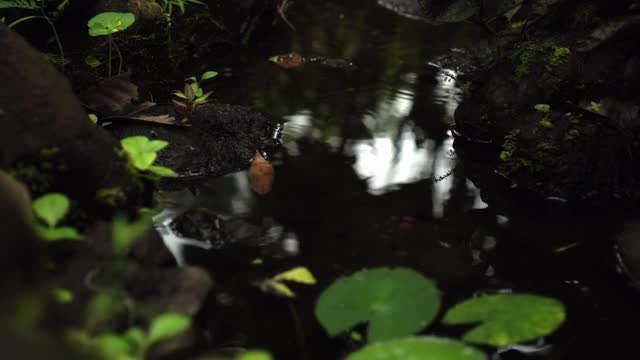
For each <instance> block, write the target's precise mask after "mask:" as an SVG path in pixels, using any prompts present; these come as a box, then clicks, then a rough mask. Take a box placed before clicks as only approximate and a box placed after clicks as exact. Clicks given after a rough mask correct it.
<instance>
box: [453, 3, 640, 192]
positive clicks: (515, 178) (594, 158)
mask: <svg viewBox="0 0 640 360" xmlns="http://www.w3.org/2000/svg"><path fill="white" fill-rule="evenodd" d="M565 16H566V14H563V15H560V14H559V13H558V14H556V13H552V14H550V15H549V16H548V19H545V20H544V21H545V26H548V27H549V29H554V30H547V29H537V30H532V32H535V31H538V32H537V33H538V34H539V35H538V36H539V38H536V39H535V40H530V41H519V42H516V43H514V44H513V45H512V46H510V47H509V50H508V52H507V53H506V54H505V56H503V57H499V58H497V60H496V61H495V63H493V64H491V65H489V66H485V67H484V68H483V69H482V70H481V71H479V72H476V73H475V74H474V76H473V78H472V81H471V82H470V83H469V84H468V88H467V91H466V94H465V95H466V96H465V98H464V99H463V101H462V103H461V104H460V106H459V107H458V109H457V110H456V114H455V119H456V131H457V133H458V134H459V135H461V136H463V137H465V138H466V139H468V140H471V141H473V142H476V143H488V144H492V145H493V146H494V147H495V152H494V154H495V158H494V161H495V163H494V165H492V166H495V167H494V168H495V169H496V170H497V172H498V173H499V174H500V175H501V176H503V177H504V178H506V179H507V180H508V181H510V182H511V186H512V187H517V188H518V189H522V190H523V191H529V192H532V193H534V194H537V195H538V196H540V197H542V198H545V197H550V196H551V197H558V198H563V199H567V200H581V201H585V202H589V203H590V204H605V203H609V204H611V203H618V202H624V201H633V200H638V199H640V191H639V190H638V189H639V187H638V185H640V171H638V170H637V169H639V168H640V163H639V160H638V159H639V156H640V143H639V142H638V140H637V139H638V135H639V134H640V133H639V130H640V127H639V126H638V125H639V124H638V118H639V114H638V106H637V104H638V99H640V98H639V97H638V96H639V95H638V94H640V91H639V90H640V88H639V87H638V85H637V81H636V76H637V75H636V72H635V70H633V69H634V64H635V60H634V57H635V56H637V55H636V54H637V53H638V51H640V48H639V47H638V45H637V42H634V41H633V40H632V39H633V38H634V37H633V36H632V35H631V33H632V32H633V31H632V29H636V27H637V26H638V25H637V24H635V23H634V22H628V23H626V25H625V26H624V28H623V29H619V30H618V31H616V34H615V35H611V36H609V37H607V38H606V39H603V40H602V41H601V42H600V43H599V44H598V45H597V46H596V47H594V48H593V49H591V50H588V51H578V50H576V49H577V44H580V43H581V39H583V38H584V37H582V35H579V34H589V33H590V32H589V29H591V28H594V27H596V28H597V26H598V23H597V22H595V23H589V22H588V21H587V22H586V23H588V24H589V25H584V28H583V29H582V30H581V32H576V33H570V34H569V35H565V36H564V41H565V42H564V43H558V42H556V40H552V38H551V36H552V34H554V31H558V30H557V29H559V28H561V26H563V25H561V24H558V23H559V22H561V21H560V19H562V20H563V21H568V20H567V19H566V17H565ZM625 29H626V30H625ZM563 31H564V30H563ZM542 34H544V35H542ZM618 69H625V71H618ZM458 149H460V148H458ZM479 178H483V177H479ZM484 178H485V179H488V178H487V177H486V176H485V177H484ZM476 185H478V186H480V187H481V188H482V187H483V186H489V184H487V183H482V182H481V183H477V184H476Z"/></svg>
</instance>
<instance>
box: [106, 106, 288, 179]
mask: <svg viewBox="0 0 640 360" xmlns="http://www.w3.org/2000/svg"><path fill="white" fill-rule="evenodd" d="M191 120H192V123H193V125H192V127H189V128H182V127H173V126H162V125H157V124H151V123H137V122H136V123H134V122H129V123H126V124H121V125H117V126H114V127H113V129H112V131H113V133H114V134H115V135H116V136H117V137H119V138H124V137H127V136H133V135H144V136H149V137H152V138H158V139H163V140H166V141H168V142H169V146H168V147H167V148H166V149H165V150H163V151H161V152H160V153H159V156H158V160H157V161H156V162H157V164H159V165H162V166H167V167H170V168H172V169H173V170H175V171H176V172H177V173H178V174H179V175H180V176H183V177H184V176H200V175H207V176H219V175H223V174H227V173H230V172H233V171H236V170H241V169H247V168H248V167H249V165H250V164H251V161H252V159H253V156H254V154H255V151H256V150H258V149H260V150H264V149H267V148H271V147H273V146H277V145H278V144H279V139H278V136H279V125H278V124H277V123H276V122H275V121H273V120H271V119H269V118H267V117H266V116H265V115H263V114H261V113H259V112H258V111H256V110H253V109H250V108H247V107H243V106H235V105H223V104H221V105H218V104H212V105H206V106H202V107H199V108H198V109H196V111H195V112H194V114H193V116H192V118H191Z"/></svg>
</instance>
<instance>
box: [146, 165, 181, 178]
mask: <svg viewBox="0 0 640 360" xmlns="http://www.w3.org/2000/svg"><path fill="white" fill-rule="evenodd" d="M149 171H151V172H152V173H154V174H156V175H158V176H164V177H177V176H178V174H177V173H176V172H175V171H173V170H172V169H170V168H168V167H164V166H158V165H152V166H149Z"/></svg>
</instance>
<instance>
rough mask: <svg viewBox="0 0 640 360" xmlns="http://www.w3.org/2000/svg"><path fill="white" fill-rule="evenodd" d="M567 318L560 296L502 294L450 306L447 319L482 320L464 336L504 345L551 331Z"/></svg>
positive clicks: (448, 321) (453, 321) (453, 322)
mask: <svg viewBox="0 0 640 360" xmlns="http://www.w3.org/2000/svg"><path fill="white" fill-rule="evenodd" d="M564 319H565V311H564V306H563V305H562V303H560V302H559V301H558V300H555V299H551V298H547V297H543V296H536V295H527V294H498V295H486V296H481V297H477V298H473V299H469V300H466V301H463V302H462V303H460V304H457V305H456V306H454V307H453V308H451V309H449V311H448V312H447V313H446V315H445V317H444V319H443V322H444V323H445V324H450V325H458V324H470V323H478V322H480V323H481V324H480V325H478V326H476V327H474V328H473V329H471V330H470V331H468V332H467V333H466V334H465V335H464V338H463V339H464V340H465V341H468V342H472V343H477V344H485V345H493V346H497V347H504V346H507V345H510V344H515V343H519V342H523V341H530V340H535V339H537V338H539V337H541V336H545V335H548V334H550V333H552V332H554V331H555V330H556V329H557V328H558V327H559V326H560V325H561V324H562V323H563V322H564Z"/></svg>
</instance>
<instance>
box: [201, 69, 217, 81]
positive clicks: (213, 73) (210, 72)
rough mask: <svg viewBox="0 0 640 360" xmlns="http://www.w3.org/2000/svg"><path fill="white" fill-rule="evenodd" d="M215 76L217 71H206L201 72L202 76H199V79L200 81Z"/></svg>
mask: <svg viewBox="0 0 640 360" xmlns="http://www.w3.org/2000/svg"><path fill="white" fill-rule="evenodd" d="M216 76H218V72H216V71H207V72H205V73H204V74H202V77H201V78H200V80H201V81H204V80H209V79H213V78H214V77H216Z"/></svg>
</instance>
